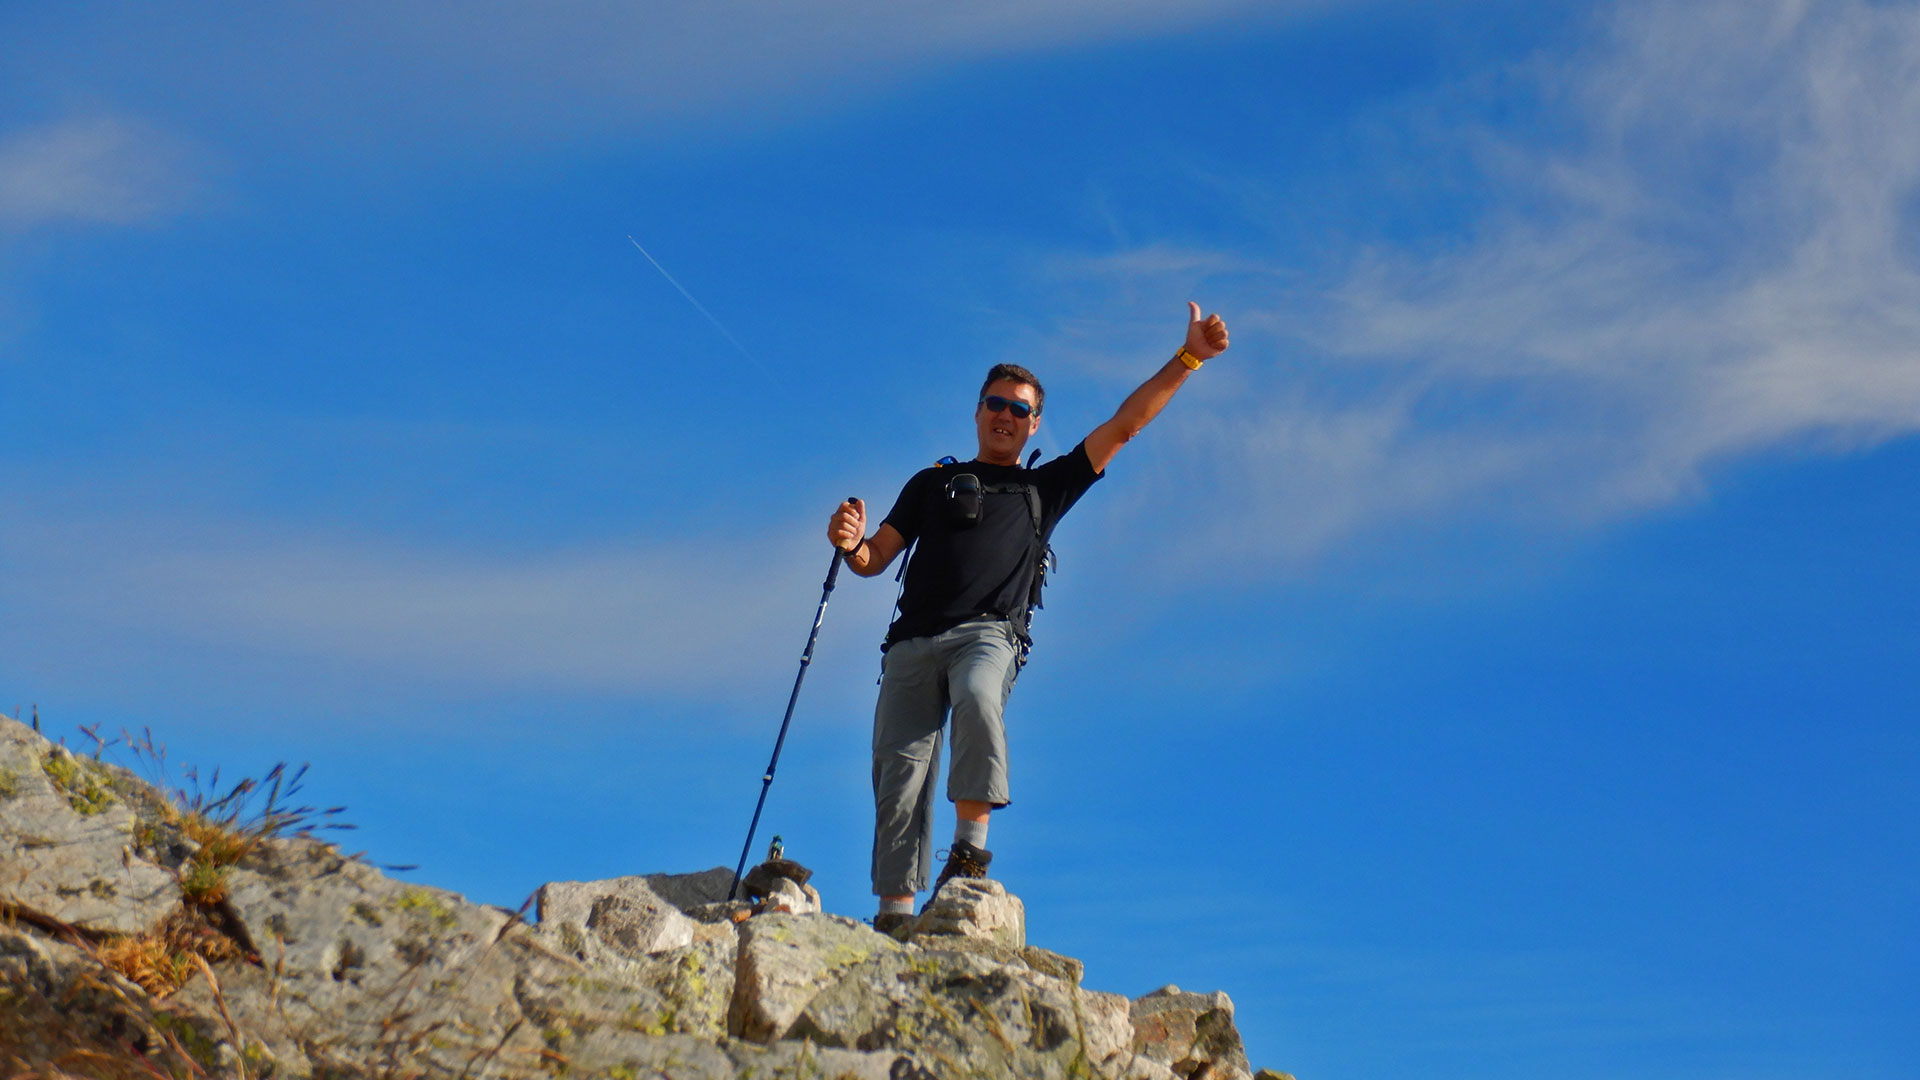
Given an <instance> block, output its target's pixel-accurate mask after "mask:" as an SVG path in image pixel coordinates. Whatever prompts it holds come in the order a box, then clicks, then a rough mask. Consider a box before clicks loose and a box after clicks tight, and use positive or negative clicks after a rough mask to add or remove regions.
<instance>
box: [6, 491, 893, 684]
mask: <svg viewBox="0 0 1920 1080" xmlns="http://www.w3.org/2000/svg"><path fill="white" fill-rule="evenodd" d="M35 520H36V519H35V518H34V517H33V516H31V515H29V517H28V518H27V519H26V520H25V522H24V523H23V525H22V526H21V527H17V528H14V529H11V530H9V532H8V533H7V535H6V536H4V537H0V561H3V562H4V563H5V564H6V565H8V566H9V567H10V571H9V576H8V580H7V582H5V583H4V584H0V597H3V598H4V601H5V606H6V608H7V609H8V610H9V611H11V612H12V613H13V614H14V616H15V618H14V619H13V620H12V625H11V626H10V627H9V630H8V633H9V634H11V633H13V632H25V630H26V628H27V626H28V625H29V624H30V625H31V626H32V627H33V629H32V631H31V632H32V634H33V635H34V636H35V637H36V638H38V637H42V636H48V635H55V636H60V637H62V638H66V639H72V640H75V641H85V640H95V641H99V640H106V639H110V638H111V639H115V640H121V641H127V640H131V641H134V642H136V643H137V642H146V643H147V644H148V646H152V647H155V648H159V649H161V650H162V651H165V650H170V649H174V648H177V647H179V646H181V645H185V644H188V643H197V645H196V651H197V655H199V656H201V657H202V660H201V661H200V662H201V663H202V664H210V665H212V666H213V667H216V668H222V667H224V668H226V669H230V671H231V672H232V674H233V677H235V678H239V679H242V680H246V679H256V680H257V679H258V678H261V677H263V676H261V674H260V673H261V671H262V670H266V668H263V667H262V664H261V659H262V658H280V659H282V660H285V661H287V662H289V663H291V664H292V665H293V667H292V670H296V671H299V670H302V667H303V665H305V666H306V667H305V673H304V674H301V675H298V676H295V681H296V682H297V683H299V684H301V687H302V693H303V694H318V695H322V696H324V695H326V694H327V693H328V690H327V688H326V686H325V684H326V682H327V675H326V672H328V671H346V672H352V673H355V678H356V679H360V680H362V681H371V682H372V683H374V684H382V683H384V684H386V685H390V686H396V687H398V686H405V685H408V684H411V685H413V686H415V687H421V688H425V687H458V688H460V689H459V690H458V691H457V692H458V693H460V694H468V695H471V694H486V693H491V692H499V691H512V692H556V693H564V694H571V695H640V696H646V697H651V698H654V699H681V700H686V699H693V698H699V699H703V700H708V701H736V700H741V699H745V698H751V699H752V700H754V701H755V702H758V703H764V700H768V699H770V694H769V692H768V687H777V686H778V685H779V684H781V683H782V682H783V680H789V679H791V678H792V674H793V669H792V666H791V661H792V659H793V657H794V656H795V655H797V654H796V653H795V652H794V650H795V649H797V647H798V644H799V642H800V640H801V637H802V635H804V633H805V631H806V626H805V618H806V616H807V615H809V614H810V613H811V605H812V604H813V603H814V602H816V601H817V599H818V597H819V595H820V593H819V586H820V580H821V575H822V573H823V572H824V569H825V567H826V564H827V549H826V545H825V544H824V543H819V542H818V539H817V537H816V536H815V535H814V533H813V531H812V530H808V533H807V535H806V536H804V537H803V536H798V535H786V534H781V535H777V536H767V537H762V538H760V539H758V540H753V541H739V540H728V539H725V538H718V537H712V536H690V537H685V538H680V539H677V540H657V539H646V538H636V539H635V540H634V541H632V542H630V543H624V544H601V545H597V546H594V547H591V548H585V547H582V548H574V549H565V550H551V549H550V550H544V551H536V552H521V553H502V552H483V553H475V552H462V551H459V550H457V549H455V548H454V547H452V546H450V545H448V544H445V543H439V544H425V545H411V546H410V545H408V544H405V543H402V542H399V541H396V540H391V539H385V540H382V539H370V538H354V537H348V536H342V535H338V534H321V533H316V532H312V531H308V532H305V533H301V534H292V533H289V534H282V535H276V534H271V533H267V532H263V531H261V530H259V529H251V528H246V527H234V526H231V525H221V524H220V523H218V522H214V521H209V520H196V519H192V518H172V519H157V518H156V519H141V520H121V521H115V522H104V521H99V520H92V521H86V522H81V521H78V520H73V521H69V522H67V523H65V524H63V525H59V526H52V525H46V526H36V525H35V524H34V522H35ZM808 541H812V542H808ZM802 556H805V558H804V559H803V558H802ZM883 594H884V595H883ZM891 595H892V594H891V593H890V592H888V591H886V590H882V589H866V590H846V591H844V592H843V593H841V595H840V596H839V598H838V601H837V604H838V608H839V609H840V610H839V616H840V617H839V621H841V622H849V623H859V624H861V625H864V626H869V627H871V626H875V625H878V619H877V616H878V615H879V611H880V608H879V607H878V605H880V604H882V603H884V602H886V601H887V600H890V599H891ZM849 609H851V610H849ZM15 644H16V645H18V646H20V648H19V649H17V650H16V652H31V651H32V650H31V648H29V647H28V643H24V642H16V643H15ZM140 651H141V647H138V646H136V647H132V648H120V649H117V650H116V651H115V655H120V656H128V655H134V654H138V653H139V652H140ZM859 651H860V652H861V653H862V654H863V659H864V654H865V650H864V649H862V650H859ZM222 657H224V658H226V659H218V658H222ZM14 659H15V660H21V659H23V657H21V656H18V655H16V656H15V657H14ZM271 666H272V665H268V667H269V668H270V667H271Z"/></svg>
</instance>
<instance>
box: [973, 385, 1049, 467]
mask: <svg viewBox="0 0 1920 1080" xmlns="http://www.w3.org/2000/svg"><path fill="white" fill-rule="evenodd" d="M980 396H981V397H983V398H986V397H1003V398H1006V399H1007V400H1008V401H1018V402H1021V403H1023V404H1025V405H1026V406H1027V407H1028V408H1032V407H1033V404H1034V400H1035V396H1034V392H1033V387H1031V386H1028V385H1027V384H1026V383H1023V382H1015V381H1013V380H1012V379H995V380H994V381H993V383H992V384H991V385H989V386H988V387H987V392H986V393H984V394H982V395H980ZM973 424H974V427H975V428H976V429H978V431H979V434H980V460H981V461H987V462H992V463H993V464H995V465H1017V464H1019V463H1020V452H1021V451H1022V450H1025V449H1026V448H1027V439H1028V438H1029V437H1031V436H1032V435H1033V433H1034V432H1036V431H1038V430H1040V414H1039V413H1034V414H1033V415H1031V416H1029V417H1027V418H1026V419H1025V420H1018V419H1015V418H1014V415H1013V410H1011V409H1002V410H1000V411H999V412H994V411H993V410H992V409H989V408H987V407H986V405H985V404H980V405H976V406H974V408H973Z"/></svg>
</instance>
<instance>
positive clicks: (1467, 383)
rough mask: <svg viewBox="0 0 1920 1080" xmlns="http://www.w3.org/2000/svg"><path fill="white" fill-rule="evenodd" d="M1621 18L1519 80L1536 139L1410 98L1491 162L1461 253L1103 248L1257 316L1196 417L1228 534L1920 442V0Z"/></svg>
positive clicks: (1610, 499)
mask: <svg viewBox="0 0 1920 1080" xmlns="http://www.w3.org/2000/svg"><path fill="white" fill-rule="evenodd" d="M1600 31H1601V32H1600V33H1599V34H1597V35H1596V42H1595V43H1594V44H1592V45H1590V46H1589V47H1587V48H1585V49H1583V50H1580V51H1578V52H1576V53H1574V54H1571V55H1569V54H1565V53H1560V54H1555V55H1547V56H1540V57H1537V58H1535V59H1534V61H1533V62H1532V63H1531V64H1530V65H1529V66H1528V67H1527V68H1526V69H1525V70H1524V71H1523V72H1521V73H1520V75H1519V77H1518V80H1519V82H1520V84H1521V85H1524V86H1525V87H1527V89H1528V96H1529V98H1530V103H1531V105H1532V107H1535V108H1537V109H1539V110H1540V111H1541V112H1540V116H1541V118H1542V122H1540V123H1538V124H1532V125H1527V133H1525V134H1520V133H1516V132H1515V130H1514V129H1513V128H1511V127H1509V128H1499V127H1495V126H1493V125H1491V124H1489V123H1488V122H1486V121H1484V120H1483V119H1480V117H1482V116H1484V115H1485V112H1484V110H1483V109H1482V107H1483V106H1486V105H1488V104H1490V102H1489V101H1488V100H1486V99H1485V98H1484V97H1482V98H1477V99H1476V98H1475V91H1472V90H1466V89H1461V88H1457V87H1456V88H1450V89H1449V90H1448V91H1447V94H1446V96H1447V99H1448V101H1449V103H1450V104H1449V106H1447V107H1438V106H1435V105H1434V104H1433V103H1432V102H1431V101H1421V102H1415V103H1410V104H1407V105H1405V106H1404V107H1403V108H1404V113H1403V114H1402V115H1401V117H1400V118H1399V120H1398V121H1397V122H1398V123H1401V124H1404V125H1421V126H1423V128H1424V127H1425V126H1428V125H1433V124H1436V123H1440V124H1444V125H1448V126H1446V127H1445V128H1443V129H1441V130H1438V131H1435V130H1431V129H1428V130H1423V137H1424V138H1425V140H1426V141H1428V142H1429V143H1431V142H1433V141H1435V140H1436V139H1438V140H1439V141H1441V142H1443V143H1446V142H1450V143H1451V145H1452V146H1453V147H1455V148H1457V149H1458V150H1460V152H1462V153H1465V154H1466V155H1468V156H1469V158H1470V159H1471V160H1472V161H1473V162H1475V163H1476V168H1477V171H1478V176H1477V182H1478V184H1479V185H1480V190H1479V192H1478V193H1477V196H1476V201H1477V202H1479V203H1480V204H1481V205H1484V206H1485V207H1487V209H1486V210H1484V211H1483V212H1482V213H1480V215H1479V216H1478V218H1477V219H1476V220H1474V221H1472V222H1471V223H1470V225H1469V226H1468V227H1467V228H1466V229H1464V230H1461V231H1458V232H1455V233H1454V234H1452V235H1451V236H1450V237H1448V238H1447V239H1446V240H1445V241H1444V242H1437V243H1428V244H1420V245H1415V244H1411V243H1407V244H1400V245H1386V244H1377V245H1375V246H1373V247H1371V248H1369V249H1367V250H1365V251H1363V252H1361V253H1360V254H1359V255H1357V256H1355V257H1353V258H1351V259H1350V260H1348V261H1346V262H1344V263H1339V264H1335V265H1330V266H1322V267H1320V268H1319V269H1317V270H1314V269H1309V268H1300V267H1285V266H1280V265H1278V264H1276V263H1272V262H1271V261H1269V268H1268V271H1267V272H1266V273H1264V274H1254V275H1249V274H1248V273H1246V272H1245V270H1244V268H1243V267H1237V266H1236V265H1235V259H1234V258H1233V257H1229V256H1221V257H1219V258H1217V259H1216V260H1214V263H1213V264H1212V265H1211V266H1210V265H1209V264H1207V263H1206V262H1205V261H1196V260H1195V259H1194V258H1188V257H1171V256H1169V255H1168V253H1167V252H1166V250H1164V249H1153V250H1150V251H1144V252H1133V253H1128V254H1125V255H1123V256H1120V257H1117V258H1115V259H1107V260H1102V262H1103V263H1104V264H1105V265H1106V268H1107V269H1108V270H1111V271H1114V272H1118V273H1123V274H1132V275H1134V276H1135V278H1136V280H1137V281H1138V282H1140V283H1143V284H1145V285H1148V286H1151V288H1148V289H1147V290H1146V292H1148V293H1151V292H1153V291H1155V290H1158V291H1160V292H1161V293H1162V294H1163V295H1168V294H1170V293H1169V292H1168V291H1167V290H1169V289H1178V288H1181V287H1187V286H1191V285H1192V284H1193V283H1194V282H1195V281H1198V280H1204V279H1206V278H1207V277H1208V276H1210V275H1212V276H1214V277H1215V281H1216V284H1215V287H1214V294H1215V295H1220V294H1222V293H1225V294H1229V296H1226V297H1223V298H1222V299H1221V300H1220V301H1219V303H1220V306H1221V307H1223V308H1226V309H1227V310H1228V313H1229V314H1230V315H1231V314H1234V313H1235V312H1236V311H1237V312H1239V318H1238V319H1237V321H1236V324H1235V331H1236V340H1237V341H1240V342H1245V343H1247V347H1246V348H1244V349H1243V351H1242V352H1241V353H1240V355H1239V356H1238V357H1234V358H1231V359H1229V360H1227V361H1223V362H1222V363H1221V364H1220V365H1219V371H1218V373H1217V374H1216V372H1215V371H1214V370H1212V369H1210V370H1209V375H1213V376H1215V378H1216V379H1218V380H1220V382H1221V383H1222V385H1224V386H1227V387H1230V389H1229V390H1228V392H1226V393H1221V392H1220V390H1221V388H1220V387H1214V388H1213V390H1211V391H1203V392H1202V393H1200V394H1196V395H1193V396H1195V397H1199V398H1201V399H1202V401H1203V402H1205V404H1204V405H1202V404H1201V403H1200V402H1183V403H1182V407H1183V408H1206V409H1208V410H1209V411H1210V413H1211V415H1209V416H1208V417H1207V419H1206V422H1205V423H1202V424H1192V425H1188V426H1187V427H1186V428H1185V429H1184V438H1185V439H1186V440H1187V441H1188V443H1189V446H1188V447H1187V450H1188V452H1187V454H1185V455H1184V456H1185V458H1186V459H1189V460H1192V461H1193V462H1194V463H1195V464H1193V465H1192V466H1190V468H1191V470H1192V476H1191V477H1190V482H1191V483H1193V484H1195V485H1201V486H1204V487H1205V488H1207V489H1211V490H1226V491H1230V492H1232V493H1233V494H1234V499H1233V500H1232V501H1231V503H1232V505H1238V506H1241V507H1243V512H1241V513H1239V514H1233V513H1231V512H1229V513H1227V514H1225V515H1222V517H1221V526H1220V534H1219V536H1218V537H1216V538H1214V539H1215V541H1216V543H1217V546H1218V549H1220V550H1226V551H1230V552H1237V553H1238V555H1239V557H1240V559H1239V561H1240V562H1241V563H1242V564H1243V565H1244V564H1248V563H1254V564H1260V565H1265V566H1269V567H1272V566H1276V565H1277V566H1297V565H1299V563H1300V562H1301V561H1302V560H1309V559H1312V558H1314V557H1316V556H1317V555H1319V554H1322V553H1324V552H1326V551H1328V550H1329V549H1331V548H1333V547H1335V546H1337V545H1339V544H1341V543H1343V542H1345V541H1347V540H1349V539H1351V538H1353V537H1354V536H1356V535H1365V534H1369V533H1380V532H1383V531H1392V530H1398V529H1404V528H1406V527H1407V526H1409V525H1413V524H1417V523H1419V522H1421V521H1433V520H1439V521H1457V520H1459V519H1461V518H1462V517H1468V518H1480V519H1483V520H1484V519H1486V518H1487V517H1488V516H1489V515H1493V516H1497V517H1500V518H1502V519H1507V520H1513V519H1521V520H1529V521H1531V522H1532V523H1534V524H1536V525H1546V526H1550V527H1551V526H1563V525H1566V524H1568V523H1582V522H1592V521H1596V520H1607V519H1612V518H1617V517H1618V516H1620V515H1623V514H1630V513H1633V512H1636V511H1638V510H1640V509H1643V508H1646V507H1649V506H1653V505H1659V504H1664V503H1667V502H1670V501H1672V500H1674V499H1677V498H1685V497H1690V496H1692V495H1694V494H1697V493H1698V492H1699V491H1700V490H1702V488H1703V485H1704V484H1705V483H1706V481H1707V478H1708V477H1710V476H1711V474H1712V471H1713V469H1714V468H1715V467H1717V466H1720V465H1723V464H1725V463H1728V462H1731V461H1736V460H1739V459H1742V458H1744V457H1747V456H1751V455H1754V454H1757V453H1770V452H1780V451H1792V452H1799V451H1805V450H1809V449H1818V450H1826V451H1834V450H1845V449H1850V448H1856V447H1861V446H1867V445H1872V444H1874V443H1877V442H1880V441H1884V440H1886V439H1889V438H1895V437H1899V436H1902V435H1906V434H1909V433H1912V432H1913V431H1915V430H1916V429H1920V242H1916V241H1917V240H1920V214H1916V210H1917V209H1920V60H1917V59H1916V58H1917V57H1920V7H1916V6H1915V5H1912V4H1872V3H1865V2H1838V3H1827V4H1812V3H1805V2H1800V0H1775V2H1771V3H1760V4H1756V3H1752V2H1748V0H1739V2H1712V3H1695V2H1685V3H1681V2H1669V0H1657V2H1634V3H1627V4H1624V5H1621V6H1619V7H1617V8H1614V9H1611V12H1610V17H1609V18H1608V20H1607V21H1606V22H1605V23H1604V24H1603V25H1602V26H1601V27H1600ZM1499 85H1500V86H1502V87H1505V88H1507V89H1504V90H1502V91H1501V92H1502V93H1510V92H1511V89H1510V88H1511V87H1512V86H1513V85H1514V83H1513V82H1512V81H1502V82H1501V83H1500V84H1499ZM1463 100H1464V101H1465V102H1466V104H1465V106H1464V107H1463V106H1461V105H1460V102H1462V101H1463ZM1500 103H1501V104H1512V102H1500ZM1540 131H1547V132H1551V133H1552V134H1551V135H1540V134H1537V133H1538V132H1540ZM1282 275H1285V276H1284V277H1283V276H1282ZM1176 282H1177V284H1175V283H1176ZM1229 305H1231V306H1229ZM1124 306H1125V307H1127V308H1129V309H1133V308H1134V307H1136V305H1135V304H1134V303H1133V302H1132V301H1128V302H1127V303H1126V305H1124ZM1061 336H1062V337H1063V338H1065V339H1067V340H1069V341H1074V340H1076V337H1075V335H1074V334H1073V333H1072V332H1071V328H1066V330H1065V331H1064V332H1063V333H1062V335H1061ZM1263 353H1264V355H1263ZM1236 361H1237V363H1236ZM1209 392H1211V393H1212V394H1213V395H1214V396H1213V397H1211V398H1208V397H1206V394H1207V393H1209ZM1182 467H1183V468H1185V467H1189V466H1182Z"/></svg>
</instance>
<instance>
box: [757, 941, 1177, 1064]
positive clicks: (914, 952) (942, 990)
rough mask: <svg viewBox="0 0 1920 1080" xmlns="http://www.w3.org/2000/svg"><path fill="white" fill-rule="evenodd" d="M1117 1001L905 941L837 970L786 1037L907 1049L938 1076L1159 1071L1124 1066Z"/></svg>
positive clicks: (1127, 1057)
mask: <svg viewBox="0 0 1920 1080" xmlns="http://www.w3.org/2000/svg"><path fill="white" fill-rule="evenodd" d="M1124 1006H1125V999H1124V998H1122V999H1119V1001H1118V1002H1117V1003H1116V1002H1114V1001H1112V1000H1104V1001H1103V1000H1095V999H1092V998H1091V996H1090V995H1086V994H1084V993H1082V992H1081V991H1079V990H1078V989H1077V988H1076V987H1073V986H1071V985H1070V984H1068V983H1066V982H1063V981H1061V980H1059V979H1055V978H1052V977H1051V976H1046V975H1041V974H1039V973H1038V972H1035V971H1032V970H1031V969H1029V968H1027V967H1026V966H1025V965H1024V964H1018V963H1017V962H1016V964H1014V965H1007V964H1000V963H996V962H994V961H993V960H991V959H989V958H987V957H985V956H981V955H978V954H975V953H972V952H964V951H953V950H938V951H930V950H927V949H922V948H913V947H910V948H907V949H904V950H895V951H885V952H880V953H877V954H876V955H874V956H872V957H870V958H868V959H867V960H865V961H862V962H861V963H859V964H856V965H854V966H852V967H850V968H848V969H847V970H846V971H844V972H843V973H841V974H840V976H839V977H838V978H837V979H835V980H834V982H833V983H832V984H831V985H829V986H827V987H826V988H825V989H823V990H821V991H820V992H819V993H817V994H815V995H814V997H813V999H812V1000H811V1001H809V1002H808V1003H807V1005H806V1008H805V1009H803V1010H802V1011H801V1013H800V1015H799V1016H798V1017H797V1018H796V1020H795V1022H794V1024H793V1026H792V1028H791V1029H790V1030H789V1031H788V1034H787V1037H788V1038H789V1039H794V1038H800V1039H809V1040H812V1041H813V1042H816V1043H818V1044H820V1045H822V1046H831V1047H842V1048H847V1049H856V1050H865V1051H870V1052H871V1051H885V1050H896V1051H901V1052H905V1053H909V1054H911V1055H912V1056H913V1058H914V1059H915V1061H916V1062H917V1063H918V1067H921V1068H924V1069H925V1070H926V1071H927V1073H928V1074H930V1075H933V1076H937V1077H946V1076H1018V1077H1068V1076H1087V1075H1091V1074H1093V1073H1099V1074H1101V1075H1106V1076H1113V1075H1130V1076H1135V1077H1139V1078H1142V1080H1144V1078H1146V1077H1152V1076H1156V1075H1159V1073H1158V1072H1156V1070H1155V1069H1154V1068H1152V1067H1151V1066H1149V1067H1144V1068H1133V1067H1132V1066H1133V1065H1134V1061H1133V1058H1134V1055H1133V1054H1132V1052H1131V1050H1130V1048H1129V1045H1128V1035H1129V1034H1130V1032H1129V1031H1128V1030H1127V1029H1125V1028H1124V1027H1123V1026H1121V1024H1120V1023H1117V1022H1116V1020H1117V1019H1118V1018H1117V1017H1116V1013H1118V1012H1119V1010H1120V1009H1123V1008H1124ZM1123 1015H1124V1014H1121V1016H1122V1017H1123ZM1161 1071H1164V1070H1161ZM916 1075H918V1074H916Z"/></svg>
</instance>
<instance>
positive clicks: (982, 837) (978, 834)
mask: <svg viewBox="0 0 1920 1080" xmlns="http://www.w3.org/2000/svg"><path fill="white" fill-rule="evenodd" d="M953 838H954V839H955V840H965V841H966V842H967V843H969V844H972V845H973V846H974V847H977V848H979V849H980V850H981V851H985V850H987V823H986V822H984V821H958V822H955V823H954V826H953Z"/></svg>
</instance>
